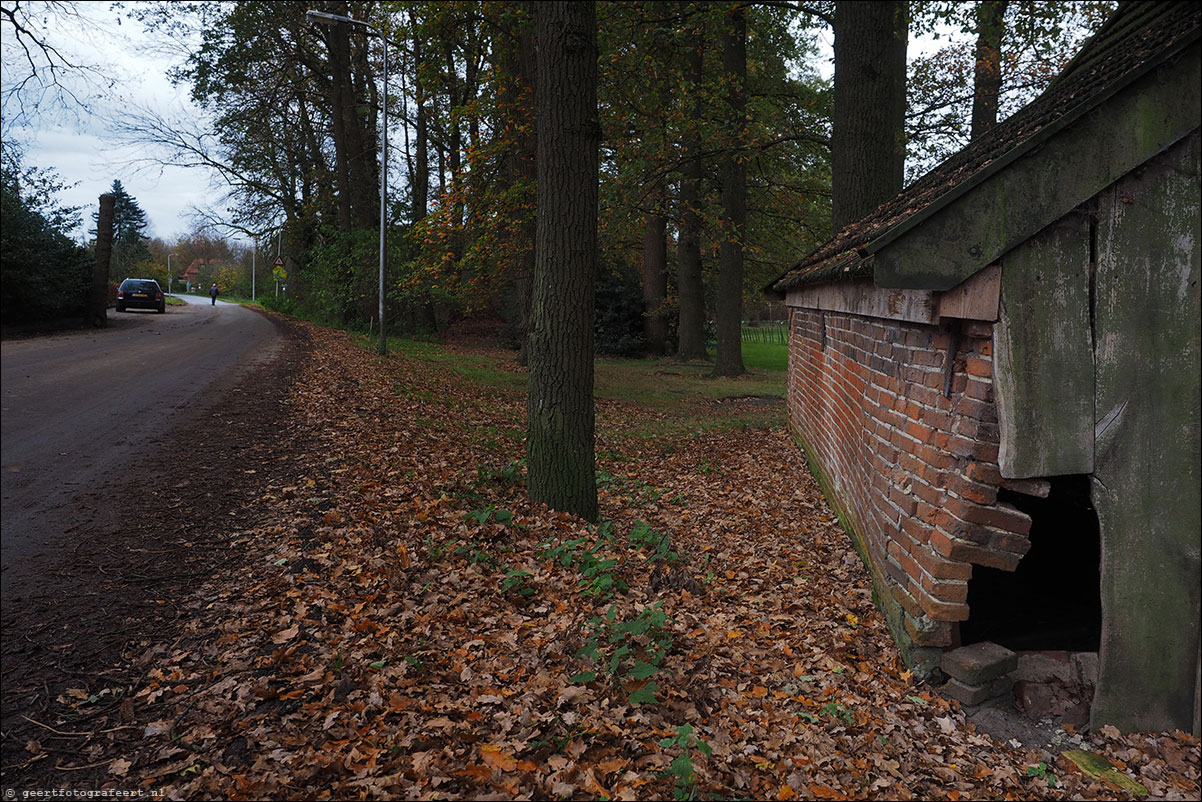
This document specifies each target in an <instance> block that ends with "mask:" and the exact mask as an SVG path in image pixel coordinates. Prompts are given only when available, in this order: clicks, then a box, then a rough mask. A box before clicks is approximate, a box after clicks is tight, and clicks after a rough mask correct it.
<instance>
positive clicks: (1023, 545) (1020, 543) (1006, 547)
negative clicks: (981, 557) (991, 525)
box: [989, 529, 1031, 554]
mask: <svg viewBox="0 0 1202 802" xmlns="http://www.w3.org/2000/svg"><path fill="white" fill-rule="evenodd" d="M989 547H990V548H991V549H998V550H999V551H1012V552H1014V553H1015V554H1026V553H1027V552H1028V551H1030V550H1031V539H1030V538H1027V537H1024V536H1023V535H1016V534H1013V533H1011V532H1002V531H999V530H996V529H993V530H990V535H989Z"/></svg>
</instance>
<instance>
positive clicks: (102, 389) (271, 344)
mask: <svg viewBox="0 0 1202 802" xmlns="http://www.w3.org/2000/svg"><path fill="white" fill-rule="evenodd" d="M179 297H181V298H182V299H183V300H185V301H187V302H188V305H187V306H173V305H168V307H167V312H166V313H165V314H157V313H155V312H150V311H146V312H143V311H136V312H122V313H117V312H114V311H112V310H109V313H108V321H109V324H108V328H106V329H99V330H91V331H81V332H71V333H66V334H59V335H55V336H50V337H43V338H37V339H31V340H19V341H8V342H4V343H0V356H2V359H0V387H2V391H0V395H2V402H0V409H2V411H3V415H2V416H0V427H2V435H3V440H2V448H0V452H2V453H0V465H2V473H0V476H2V484H3V487H2V490H0V493H2V497H3V504H2V506H0V563H2V566H0V584H2V586H3V587H2V593H3V595H4V596H5V597H8V596H9V595H10V593H11V592H13V591H14V590H15V589H16V586H17V585H19V584H20V583H21V582H22V581H24V580H25V579H28V578H31V577H33V575H34V573H35V568H34V567H33V566H34V565H35V564H36V563H37V562H38V558H39V557H40V556H42V555H45V554H47V553H49V552H50V551H51V550H55V549H58V548H60V547H62V546H64V545H67V544H68V543H69V538H70V534H71V532H72V530H74V529H75V528H77V527H79V526H81V525H84V524H86V523H88V516H89V513H88V512H87V509H88V507H89V505H85V504H78V503H76V502H77V500H80V499H81V497H82V495H83V494H88V495H89V497H90V498H91V499H92V500H93V503H92V505H90V506H91V507H92V508H93V509H94V508H95V503H96V500H100V501H101V502H102V503H103V504H105V505H108V506H110V508H111V510H112V511H113V512H116V513H120V512H121V511H122V510H126V509H129V510H132V511H136V509H137V505H138V503H139V501H138V499H137V498H116V497H106V496H105V495H104V494H105V490H106V488H112V487H116V486H119V483H118V481H117V480H118V479H121V478H124V477H126V475H127V474H129V473H130V472H131V471H133V470H134V469H136V468H137V465H138V460H139V457H140V455H144V454H146V453H147V452H148V451H149V450H151V449H155V448H161V447H163V446H164V445H165V444H166V443H167V442H168V437H167V435H168V434H169V432H170V431H171V429H172V427H173V425H174V424H175V423H177V422H179V421H181V420H182V419H183V416H188V415H191V414H193V413H196V412H198V410H199V409H200V408H202V407H203V406H204V405H205V404H206V403H208V402H209V401H210V398H209V396H211V395H216V394H217V393H216V392H215V389H216V388H215V386H214V385H215V383H218V382H220V383H224V382H226V381H230V380H232V379H233V378H235V377H236V376H238V375H240V374H241V372H242V371H244V370H247V369H249V368H251V367H253V366H254V365H255V364H257V363H259V362H261V361H263V360H267V359H270V358H271V357H272V356H273V355H274V353H275V351H276V349H277V348H278V346H279V341H278V337H277V334H276V330H275V326H274V324H272V322H271V321H270V320H269V319H268V318H267V317H265V316H263V315H261V314H259V313H257V312H255V311H253V310H250V309H246V308H244V307H241V306H238V305H235V304H227V303H224V302H222V301H218V302H217V304H216V306H212V305H210V302H209V299H207V298H203V299H202V298H192V297H188V296H179Z"/></svg>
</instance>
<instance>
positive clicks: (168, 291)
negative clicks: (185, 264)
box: [167, 253, 176, 295]
mask: <svg viewBox="0 0 1202 802" xmlns="http://www.w3.org/2000/svg"><path fill="white" fill-rule="evenodd" d="M175 255H176V254H174V253H169V254H167V294H168V295H170V294H171V257H172V256H175Z"/></svg>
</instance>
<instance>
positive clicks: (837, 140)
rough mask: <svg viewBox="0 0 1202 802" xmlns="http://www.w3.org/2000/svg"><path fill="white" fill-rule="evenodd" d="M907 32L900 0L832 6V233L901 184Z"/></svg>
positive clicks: (904, 12) (891, 192) (873, 207)
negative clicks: (833, 18) (833, 86)
mask: <svg viewBox="0 0 1202 802" xmlns="http://www.w3.org/2000/svg"><path fill="white" fill-rule="evenodd" d="M906 30H907V22H906V3H905V2H904V0H902V1H901V2H898V1H897V0H880V2H872V3H864V2H849V1H847V0H842V1H841V2H837V3H836V4H835V114H834V126H833V131H832V137H831V172H832V185H831V195H832V210H831V218H832V220H831V222H832V223H833V225H834V229H835V231H836V233H837V232H838V231H840V230H841V229H842V228H844V227H845V226H847V225H848V224H849V223H854V222H855V221H857V220H859V219H860V218H861V217H864V216H865V215H866V214H868V213H869V212H871V211H872V210H873V209H875V208H876V207H877V206H879V205H880V204H882V203H884V202H885V201H887V200H889V199H890V198H892V197H893V196H894V195H896V194H897V193H898V192H899V191H901V188H902V185H903V183H904V181H905V164H906V150H905V118H906Z"/></svg>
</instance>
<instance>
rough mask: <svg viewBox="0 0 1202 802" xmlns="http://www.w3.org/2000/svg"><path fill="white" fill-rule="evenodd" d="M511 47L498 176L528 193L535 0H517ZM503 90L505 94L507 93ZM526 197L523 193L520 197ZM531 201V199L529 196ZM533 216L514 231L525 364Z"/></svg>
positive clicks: (533, 180) (532, 171)
mask: <svg viewBox="0 0 1202 802" xmlns="http://www.w3.org/2000/svg"><path fill="white" fill-rule="evenodd" d="M518 8H519V9H520V11H521V16H520V20H519V22H518V24H517V29H516V31H515V32H514V39H513V43H512V46H506V47H504V48H502V49H501V50H500V53H499V55H498V63H499V64H500V66H501V68H502V69H503V70H505V71H506V73H508V74H510V75H512V76H513V82H514V90H515V91H514V92H513V93H512V98H511V99H510V100H509V101H508V102H507V103H506V114H505V117H506V123H505V125H506V128H505V137H506V138H507V139H509V140H511V142H510V143H509V149H508V151H507V152H506V154H505V156H504V160H503V166H504V169H503V176H504V178H505V180H506V181H508V182H509V185H510V186H516V185H519V184H520V185H522V186H523V187H525V188H527V190H528V191H529V192H530V193H531V196H532V195H533V193H534V192H535V188H536V186H537V183H538V173H537V169H536V164H537V153H536V148H537V142H538V139H537V137H536V130H537V129H536V126H535V125H534V64H535V56H534V24H533V20H534V3H533V2H529V0H527V1H526V2H521V3H519V5H518ZM507 94H508V93H507ZM523 197H525V195H524V196H523ZM531 200H533V197H531ZM537 233H538V217H537V215H536V214H534V212H533V211H529V212H528V213H526V214H525V215H524V216H523V217H522V220H521V222H520V225H519V226H518V228H517V230H516V231H515V232H514V236H515V238H516V241H515V242H514V243H513V253H514V254H515V257H514V263H513V286H514V291H515V294H516V296H517V310H516V316H517V324H516V336H517V340H518V353H517V362H518V364H520V365H525V364H528V354H527V353H526V333H527V332H528V331H529V330H530V300H531V291H532V289H533V285H534V241H535V237H536V236H537Z"/></svg>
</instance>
